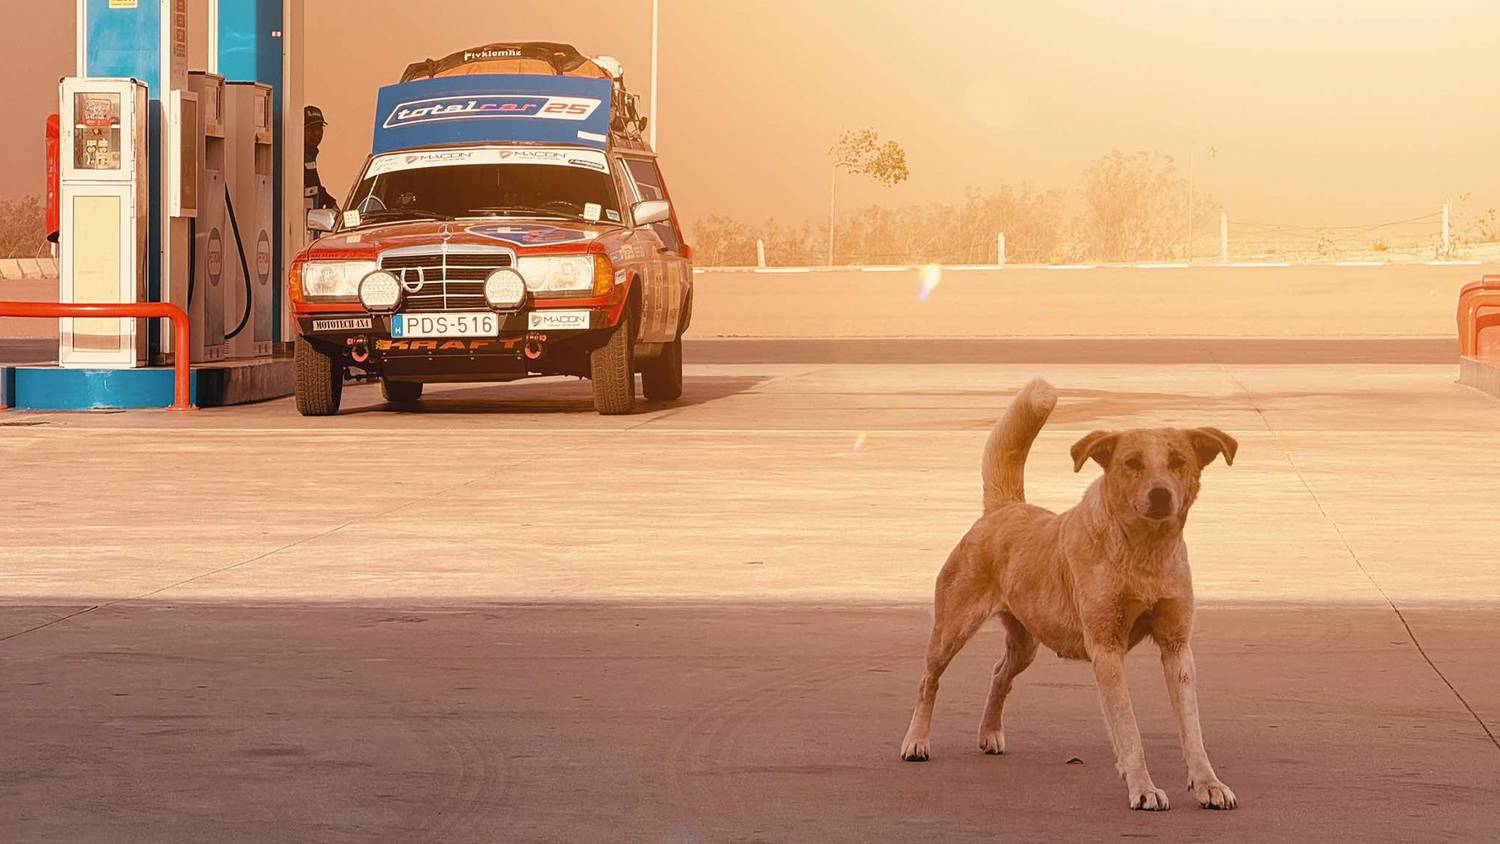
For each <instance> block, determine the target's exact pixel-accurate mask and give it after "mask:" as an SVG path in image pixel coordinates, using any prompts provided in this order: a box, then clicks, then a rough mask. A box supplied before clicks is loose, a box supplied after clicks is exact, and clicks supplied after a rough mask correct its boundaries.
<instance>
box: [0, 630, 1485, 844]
mask: <svg viewBox="0 0 1500 844" xmlns="http://www.w3.org/2000/svg"><path fill="white" fill-rule="evenodd" d="M76 611H77V608H65V607H0V631H3V632H6V633H11V634H13V633H14V632H15V631H19V630H22V629H27V628H34V627H36V626H37V625H38V624H40V623H45V620H46V619H48V618H58V617H61V616H62V615H65V614H67V613H68V612H76ZM1441 617H1442V619H1443V620H1444V624H1445V625H1447V627H1446V628H1445V630H1446V634H1445V635H1447V636H1449V637H1451V638H1449V639H1444V640H1441V641H1438V640H1434V641H1430V642H1428V643H1427V647H1428V649H1429V651H1430V652H1432V653H1434V654H1435V655H1436V656H1437V658H1438V659H1448V660H1450V661H1452V662H1453V663H1454V664H1461V665H1463V666H1467V670H1472V671H1474V672H1475V673H1476V675H1478V674H1480V673H1482V672H1483V666H1484V665H1486V664H1488V663H1489V662H1490V661H1491V660H1493V658H1494V655H1495V654H1494V647H1495V646H1494V645H1493V638H1492V637H1489V638H1486V637H1485V636H1484V635H1483V633H1484V631H1485V630H1492V629H1493V625H1494V624H1495V621H1496V619H1495V617H1494V613H1493V612H1488V613H1484V612H1463V611H1453V610H1448V611H1444V612H1442V613H1441ZM927 624H928V613H927V611H926V610H925V609H920V608H896V607H892V608H881V607H870V606H863V607H861V606H849V605H821V606H813V605H800V606H795V605H794V606H788V605H744V604H732V605H730V604H726V605H717V606H713V605H710V606H704V605H698V606H638V605H627V604H608V603H599V604H571V605H558V606H507V605H491V606H477V607H476V606H467V607H451V608H441V607H439V608H434V607H415V608H414V607H404V608H367V607H350V606H345V605H296V606H282V607H238V606H222V605H202V604H198V605H193V604H165V603H121V604H116V605H110V606H105V607H101V608H98V609H95V610H92V611H88V612H84V613H82V614H78V615H73V616H72V617H71V618H69V619H68V620H66V621H62V622H59V623H55V624H51V625H50V626H45V627H41V628H40V629H33V630H32V631H31V632H28V633H25V634H24V635H20V636H13V638H10V639H8V640H6V641H3V642H0V673H3V676H4V677H5V678H6V683H5V684H4V685H3V686H0V745H3V747H4V748H5V752H4V753H3V754H0V828H3V829H6V830H7V831H8V833H7V834H8V835H9V836H14V840H19V841H31V842H37V841H69V842H78V841H106V840H108V841H122V840H141V841H145V840H151V841H201V840H205V839H207V838H211V839H213V840H217V841H264V840H271V839H276V840H284V841H319V842H338V841H366V840H373V839H383V840H442V841H495V840H502V839H503V840H510V841H539V840H554V841H555V840H571V841H579V840H599V841H626V840H629V841H672V842H683V841H725V840H751V841H875V840H880V841H923V842H930V841H969V840H975V841H978V840H986V841H988V840H1007V841H1038V840H1049V841H1058V840H1075V841H1076V840H1104V839H1115V838H1119V837H1130V838H1140V837H1151V838H1161V839H1164V840H1174V841H1188V840H1202V841H1210V840H1241V841H1243V840H1256V841H1312V840H1324V841H1326V840H1360V841H1408V840H1435V839H1438V838H1444V837H1447V838H1453V839H1463V840H1479V839H1481V838H1484V837H1486V836H1488V835H1491V834H1493V832H1494V829H1495V826H1494V824H1495V817H1496V813H1497V811H1500V793H1497V792H1496V790H1495V788H1494V783H1495V778H1496V771H1497V770H1500V752H1497V751H1496V749H1495V748H1494V747H1493V746H1492V745H1491V744H1490V743H1489V742H1488V741H1487V740H1486V739H1485V737H1484V735H1483V733H1482V732H1481V730H1480V729H1479V728H1478V726H1477V725H1476V723H1475V721H1474V720H1473V718H1472V717H1471V716H1470V715H1468V714H1466V713H1465V712H1464V711H1463V710H1462V709H1461V708H1459V707H1458V706H1457V705H1456V704H1455V702H1454V699H1453V697H1452V695H1451V693H1450V692H1449V690H1448V689H1446V688H1444V687H1443V686H1442V684H1441V683H1440V682H1438V681H1437V679H1436V678H1435V677H1434V676H1433V674H1432V673H1431V670H1430V669H1429V667H1428V666H1427V665H1426V664H1424V663H1423V662H1422V661H1421V659H1419V658H1418V656H1417V655H1416V652H1415V650H1414V648H1413V646H1412V643H1411V641H1410V639H1409V637H1408V636H1407V634H1406V633H1405V631H1404V630H1403V628H1402V627H1401V626H1400V624H1399V623H1398V622H1397V621H1396V620H1395V619H1394V618H1393V617H1392V615H1391V614H1390V612H1389V610H1388V609H1386V608H1381V607H1350V606H1332V607H1327V606H1325V607H1312V606H1308V607H1291V606H1264V607H1251V608H1205V609H1202V610H1200V613H1199V620H1198V628H1197V640H1196V650H1197V656H1198V663H1199V669H1200V674H1201V686H1202V695H1203V697H1202V709H1203V721H1204V728H1205V733H1206V736H1207V740H1208V745H1209V749H1210V752H1211V753H1212V754H1213V757H1214V761H1215V764H1216V765H1217V767H1218V770H1219V773H1220V775H1221V776H1222V777H1223V778H1224V780H1225V781H1226V782H1228V783H1229V784H1230V785H1231V786H1232V787H1233V788H1234V789H1235V790H1236V791H1237V792H1238V794H1239V796H1240V799H1241V802H1242V808H1241V809H1239V810H1237V811H1235V812H1229V813H1220V812H1206V811H1202V810H1200V809H1198V808H1196V807H1195V806H1193V805H1192V804H1191V803H1190V801H1189V799H1188V798H1187V795H1186V793H1185V791H1184V790H1183V788H1182V784H1183V780H1184V775H1183V772H1182V767H1181V757H1180V754H1179V751H1178V748H1177V739H1176V731H1175V728H1174V725H1173V724H1174V722H1173V719H1172V716H1171V713H1170V709H1169V707H1168V705H1167V701H1166V695H1165V692H1164V691H1163V689H1162V683H1161V678H1160V674H1159V670H1158V668H1157V664H1156V660H1155V651H1154V648H1152V647H1151V646H1150V645H1145V646H1142V647H1140V648H1138V649H1137V651H1136V652H1135V653H1133V654H1132V655H1131V658H1130V660H1129V668H1130V680H1131V683H1132V689H1133V694H1134V699H1135V703H1136V708H1137V712H1138V716H1139V719H1140V722H1141V726H1142V732H1143V734H1144V736H1145V740H1146V747H1147V753H1148V757H1149V760H1150V762H1151V765H1152V771H1153V774H1154V777H1155V779H1156V782H1157V784H1158V785H1160V786H1161V787H1163V788H1165V789H1167V791H1168V793H1169V795H1170V796H1171V798H1172V800H1173V804H1174V807H1175V808H1174V810H1173V811H1172V812H1169V813H1167V814H1165V815H1149V814H1144V813H1132V812H1130V811H1128V810H1127V809H1126V807H1125V802H1126V800H1125V792H1124V790H1123V786H1122V785H1121V784H1120V782H1119V780H1118V778H1117V777H1116V775H1115V773H1114V770H1113V765H1112V762H1111V757H1110V750H1109V745H1108V741H1107V739H1106V737H1105V734H1104V729H1103V726H1102V724H1101V721H1100V718H1099V715H1098V712H1097V708H1096V699H1095V694H1094V691H1093V688H1092V681H1091V675H1090V673H1089V671H1088V669H1087V667H1086V666H1084V665H1082V664H1079V663H1064V662H1062V661H1060V660H1057V659H1056V658H1054V657H1052V656H1051V655H1050V654H1047V655H1044V656H1043V657H1042V658H1039V659H1038V661H1037V663H1036V664H1035V665H1034V666H1033V667H1032V668H1031V669H1030V670H1029V671H1027V673H1026V674H1024V675H1023V676H1022V677H1021V678H1020V679H1019V680H1018V681H1017V685H1016V690H1015V692H1014V694H1013V696H1012V698H1011V702H1010V704H1009V706H1008V708H1007V711H1006V723H1007V739H1008V748H1007V753H1006V755H1005V756H1003V757H993V756H986V755H984V754H982V753H981V752H980V751H979V750H978V748H977V745H976V741H975V728H976V725H977V722H978V718H979V714H980V709H981V707H982V703H983V699H984V694H985V690H986V688H987V685H988V677H989V668H990V665H991V664H992V662H993V660H994V659H995V658H997V657H998V656H999V655H1000V653H1001V652H1002V650H1003V645H1002V633H1001V632H1000V631H999V630H998V629H996V628H986V630H984V631H983V632H981V633H980V634H979V635H978V636H977V637H976V638H975V640H974V641H973V642H972V643H971V644H970V645H969V647H968V648H967V649H966V650H965V651H964V652H963V653H962V654H961V655H960V656H959V658H958V659H957V660H956V661H955V663H954V665H953V667H952V668H950V670H949V673H948V674H947V675H946V676H945V678H944V681H943V687H942V692H941V694H940V697H939V701H938V707H937V716H936V721H935V729H934V739H933V759H932V761H930V762H928V763H925V764H920V765H918V764H911V763H903V762H901V761H899V760H898V759H897V748H898V744H899V740H900V738H901V734H902V731H903V730H904V728H905V725H906V721H907V717H908V714H909V705H910V702H911V696H912V693H913V690H914V687H915V682H916V679H917V671H918V669H919V666H920V664H921V653H922V648H923V644H924V641H925V637H926V632H927ZM1487 682H1489V684H1490V686H1491V687H1493V686H1495V681H1493V680H1491V681H1487ZM1493 690H1494V691H1496V692H1500V689H1493ZM1074 758H1076V759H1078V760H1081V762H1082V764H1076V763H1075V764H1068V761H1069V760H1070V759H1074Z"/></svg>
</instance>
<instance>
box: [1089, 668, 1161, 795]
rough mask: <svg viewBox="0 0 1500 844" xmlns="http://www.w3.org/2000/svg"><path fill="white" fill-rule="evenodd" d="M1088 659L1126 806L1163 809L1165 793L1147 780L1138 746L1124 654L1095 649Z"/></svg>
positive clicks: (1142, 753) (1138, 736)
mask: <svg viewBox="0 0 1500 844" xmlns="http://www.w3.org/2000/svg"><path fill="white" fill-rule="evenodd" d="M1092 659H1093V663H1094V682H1095V684H1096V685H1098V687H1099V707H1100V708H1101V709H1102V710H1103V711H1104V726H1105V727H1106V728H1108V730H1109V740H1110V743H1111V744H1113V745H1114V748H1115V770H1117V771H1119V772H1120V777H1121V778H1122V779H1124V780H1125V787H1126V788H1127V789H1128V790H1129V792H1130V808H1132V809H1145V810H1146V811H1151V812H1165V811H1166V810H1167V809H1168V808H1169V807H1168V804H1167V793H1166V792H1165V791H1162V790H1161V789H1159V788H1157V787H1156V785H1155V783H1153V782H1151V774H1150V772H1148V771H1147V770H1146V751H1145V750H1144V749H1143V748H1142V747H1141V731H1140V728H1139V727H1137V726H1136V723H1135V708H1134V707H1133V706H1131V703H1130V688H1129V686H1127V685H1126V683H1125V654H1124V652H1123V651H1114V650H1095V651H1094V653H1093V657H1092Z"/></svg>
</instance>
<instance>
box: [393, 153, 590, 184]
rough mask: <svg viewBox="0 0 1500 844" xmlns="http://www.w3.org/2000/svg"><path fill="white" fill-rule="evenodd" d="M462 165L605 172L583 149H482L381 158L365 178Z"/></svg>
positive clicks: (406, 154) (396, 155)
mask: <svg viewBox="0 0 1500 844" xmlns="http://www.w3.org/2000/svg"><path fill="white" fill-rule="evenodd" d="M463 164H550V165H554V166H559V167H581V168H584V169H586V170H595V171H598V172H600V173H605V172H608V170H609V168H608V167H607V166H606V165H605V163H604V153H602V152H594V151H593V150H586V149H547V148H532V147H524V148H513V149H502V148H498V147H488V148H484V149H452V150H429V151H427V152H401V153H392V154H390V155H382V156H380V157H379V158H377V159H375V160H374V161H371V162H370V166H369V168H368V169H366V170H365V178H366V179H368V178H371V177H373V176H381V175H384V174H386V173H396V172H400V171H402V170H419V169H422V168H424V167H446V166H450V165H463Z"/></svg>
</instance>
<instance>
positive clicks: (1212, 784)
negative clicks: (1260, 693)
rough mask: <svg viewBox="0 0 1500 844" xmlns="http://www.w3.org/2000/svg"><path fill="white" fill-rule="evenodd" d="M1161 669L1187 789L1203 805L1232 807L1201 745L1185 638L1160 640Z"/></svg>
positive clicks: (1231, 797) (1230, 795)
mask: <svg viewBox="0 0 1500 844" xmlns="http://www.w3.org/2000/svg"><path fill="white" fill-rule="evenodd" d="M1161 670H1162V674H1163V676H1165V677H1166V680H1167V694H1168V695H1169V696H1170V697H1171V698H1172V709H1173V710H1175V711H1176V712H1177V733H1178V735H1179V736H1180V737H1181V739H1182V758H1183V760H1184V761H1185V762H1187V771H1188V791H1191V792H1192V793H1193V797H1195V798H1197V800H1198V805H1199V806H1202V807H1203V808H1205V809H1233V808H1234V807H1235V805H1236V802H1237V801H1236V800H1235V797H1234V792H1233V791H1230V790H1229V786H1227V785H1225V784H1224V783H1222V782H1220V781H1219V777H1218V775H1217V774H1215V773H1214V766H1213V764H1212V763H1211V762H1209V761H1208V751H1207V750H1206V749H1204V747H1203V727H1202V725H1200V724H1199V722H1198V669H1197V667H1196V666H1195V665H1194V663H1193V649H1192V647H1191V646H1190V645H1188V643H1187V642H1181V643H1175V644H1164V645H1163V646H1162V649H1161Z"/></svg>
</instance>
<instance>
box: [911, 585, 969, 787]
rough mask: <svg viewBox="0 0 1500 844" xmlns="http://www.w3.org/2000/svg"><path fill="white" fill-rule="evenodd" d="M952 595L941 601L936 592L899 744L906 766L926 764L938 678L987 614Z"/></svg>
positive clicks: (965, 596) (966, 599)
mask: <svg viewBox="0 0 1500 844" xmlns="http://www.w3.org/2000/svg"><path fill="white" fill-rule="evenodd" d="M940 589H941V587H940ZM953 594H955V596H956V597H958V599H957V600H944V597H943V595H942V592H941V591H940V592H939V598H938V600H937V602H936V605H935V607H934V612H933V620H932V635H931V636H930V637H929V638H928V640H927V670H926V671H925V672H924V673H923V674H922V682H921V683H919V684H918V686H917V703H916V706H915V707H914V708H913V710H912V713H911V724H910V725H909V726H908V727H907V728H906V737H905V738H903V739H902V740H901V758H902V759H904V760H906V761H907V762H925V761H927V757H928V755H929V752H930V744H929V738H930V736H931V734H932V706H933V703H935V702H936V701H937V691H938V678H940V677H942V676H943V672H944V671H945V670H947V668H948V663H950V662H952V661H953V657H955V656H957V655H958V652H959V651H960V650H962V649H963V646H964V644H965V643H967V642H968V641H969V639H970V638H971V637H972V636H973V635H974V632H975V631H976V630H978V629H979V627H980V625H982V624H984V621H985V619H987V618H989V616H990V614H991V613H990V611H989V608H988V607H985V606H983V605H982V604H980V603H979V602H978V601H976V600H974V599H973V597H972V596H971V595H969V594H964V593H962V592H957V591H956V590H955V593H953Z"/></svg>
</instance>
